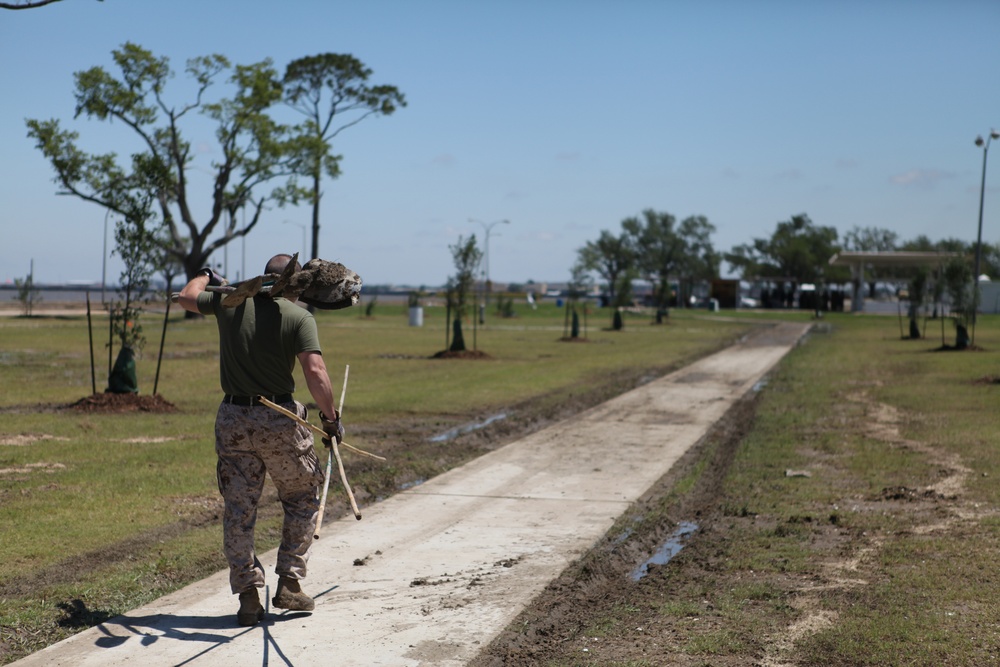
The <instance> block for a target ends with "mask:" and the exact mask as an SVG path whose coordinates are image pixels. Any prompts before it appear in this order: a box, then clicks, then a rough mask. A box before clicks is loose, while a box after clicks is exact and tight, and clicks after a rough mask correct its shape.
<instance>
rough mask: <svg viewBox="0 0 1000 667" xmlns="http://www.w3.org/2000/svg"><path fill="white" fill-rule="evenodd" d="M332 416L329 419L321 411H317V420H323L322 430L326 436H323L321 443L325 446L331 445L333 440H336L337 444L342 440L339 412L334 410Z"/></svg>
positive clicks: (342, 430)
mask: <svg viewBox="0 0 1000 667" xmlns="http://www.w3.org/2000/svg"><path fill="white" fill-rule="evenodd" d="M334 415H335V416H334V418H333V419H330V418H329V417H327V416H326V415H325V414H323V411H322V410H320V412H319V420H320V421H321V422H323V430H324V431H326V435H327V437H325V438H323V444H324V445H326V446H327V447H332V446H333V440H334V439H335V440H336V441H337V444H338V445H339V444H340V443H342V442H343V441H344V425H343V424H341V423H340V414H339V413H337V412H334Z"/></svg>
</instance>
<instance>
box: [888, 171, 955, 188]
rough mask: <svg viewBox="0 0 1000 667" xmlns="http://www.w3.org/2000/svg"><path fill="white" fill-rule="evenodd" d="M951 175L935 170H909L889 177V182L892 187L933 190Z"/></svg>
mask: <svg viewBox="0 0 1000 667" xmlns="http://www.w3.org/2000/svg"><path fill="white" fill-rule="evenodd" d="M951 177H952V174H949V173H947V172H944V171H938V170H937V169H911V170H910V171H906V172H903V173H902V174H896V175H895V176H890V177H889V182H890V183H892V184H893V185H902V186H903V187H914V188H919V189H921V190H926V189H929V188H933V187H934V186H935V185H937V184H938V183H940V182H941V181H943V180H946V179H949V178H951Z"/></svg>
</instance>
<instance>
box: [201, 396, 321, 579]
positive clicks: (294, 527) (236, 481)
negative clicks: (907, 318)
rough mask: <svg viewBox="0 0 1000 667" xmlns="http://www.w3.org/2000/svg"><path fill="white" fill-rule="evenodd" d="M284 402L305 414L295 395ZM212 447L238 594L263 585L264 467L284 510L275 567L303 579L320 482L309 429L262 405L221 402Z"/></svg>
mask: <svg viewBox="0 0 1000 667" xmlns="http://www.w3.org/2000/svg"><path fill="white" fill-rule="evenodd" d="M282 407H284V408H286V409H288V410H289V411H291V412H294V413H296V414H297V415H299V416H300V417H302V418H303V419H305V418H306V408H305V406H303V405H302V404H301V403H299V402H298V401H293V402H291V403H285V404H283V406H282ZM215 451H216V453H217V454H218V456H219V462H218V479H219V492H220V493H221V494H222V497H223V500H224V501H225V514H224V516H223V524H222V525H223V550H224V551H225V554H226V560H228V561H229V583H230V585H231V587H232V590H233V593H241V592H243V591H246V590H248V589H250V588H263V586H264V570H263V567H262V566H261V564H260V562H259V561H258V560H257V555H256V551H255V550H254V540H253V535H254V525H255V524H256V522H257V501H258V500H259V499H260V495H261V492H262V491H263V488H264V477H265V475H266V474H270V475H271V481H272V482H273V483H274V486H275V487H276V488H277V489H278V497H279V498H280V499H281V503H282V506H283V508H284V512H285V517H284V527H283V530H282V536H281V546H280V547H279V548H278V565H277V567H276V568H275V571H276V573H277V574H278V576H281V577H290V578H292V579H303V578H305V576H306V562H307V561H308V558H309V547H310V546H311V545H312V540H313V533H314V532H315V529H316V513H317V512H318V511H319V497H318V496H319V489H320V486H321V485H322V484H323V470H322V467H321V466H320V462H319V459H318V458H317V456H316V451H315V449H314V448H313V437H312V432H311V431H310V430H309V429H307V428H306V427H304V426H302V425H300V424H298V423H296V422H294V421H292V420H291V419H289V418H288V417H286V416H285V415H282V414H281V413H280V412H277V411H276V410H271V409H270V408H267V407H265V406H255V407H243V406H239V405H230V404H228V403H223V404H221V405H220V406H219V413H218V415H217V417H216V420H215Z"/></svg>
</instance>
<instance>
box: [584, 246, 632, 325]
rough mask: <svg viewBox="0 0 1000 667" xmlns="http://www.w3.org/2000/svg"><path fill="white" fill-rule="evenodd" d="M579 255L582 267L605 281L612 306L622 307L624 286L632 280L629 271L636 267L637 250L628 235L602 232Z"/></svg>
mask: <svg viewBox="0 0 1000 667" xmlns="http://www.w3.org/2000/svg"><path fill="white" fill-rule="evenodd" d="M577 255H578V261H579V264H580V265H581V266H583V267H584V268H585V269H587V270H588V271H594V272H595V273H597V275H599V276H600V277H601V278H603V279H604V280H605V282H606V283H607V286H608V297H609V299H610V304H611V306H612V307H614V308H617V307H618V306H620V305H622V304H621V300H622V286H623V284H624V282H626V279H627V280H629V281H630V280H631V275H630V274H629V271H630V270H631V269H632V268H633V267H634V266H635V250H634V248H633V246H632V242H631V239H630V238H629V235H628V233H627V232H624V231H623V232H622V233H621V234H619V235H618V236H615V235H614V234H612V233H611V232H609V231H606V230H605V231H602V232H601V235H600V237H598V239H597V240H596V241H587V244H586V245H585V246H583V247H582V248H580V249H579V250H578V251H577Z"/></svg>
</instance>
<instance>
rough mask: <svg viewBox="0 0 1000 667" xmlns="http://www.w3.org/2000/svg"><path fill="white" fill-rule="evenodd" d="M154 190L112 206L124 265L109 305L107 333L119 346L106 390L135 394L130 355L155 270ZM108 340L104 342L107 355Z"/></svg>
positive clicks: (138, 343) (140, 337) (136, 347)
mask: <svg viewBox="0 0 1000 667" xmlns="http://www.w3.org/2000/svg"><path fill="white" fill-rule="evenodd" d="M153 192H154V189H152V188H150V189H149V190H146V191H142V190H139V191H137V192H136V193H134V195H133V196H126V198H125V199H123V200H120V201H117V202H116V203H115V205H116V207H117V208H118V209H119V210H123V211H125V215H124V217H123V218H122V219H121V220H119V221H118V222H117V223H116V224H115V249H114V253H115V254H117V255H118V256H119V257H121V259H122V262H123V263H124V268H123V269H122V273H121V276H120V278H119V281H118V284H119V290H118V298H117V299H116V300H115V301H114V302H113V303H112V305H111V311H110V317H111V333H112V336H113V337H114V336H117V338H118V342H119V345H120V348H119V353H118V359H117V360H116V361H115V365H114V368H113V369H112V370H111V374H110V376H109V377H108V391H111V392H114V393H128V392H138V390H139V386H138V382H137V380H136V374H135V360H134V354H135V353H136V352H141V351H142V348H143V347H144V346H145V344H146V336H145V333H144V332H143V327H142V312H143V309H144V308H145V306H146V305H148V303H149V301H150V298H151V295H150V293H149V279H150V276H151V275H152V274H153V271H154V270H155V269H156V268H157V267H156V260H157V256H156V239H157V223H156V216H155V214H154V213H153V211H152V206H153V201H154V197H155V195H154V194H153ZM111 347H112V341H110V340H109V341H108V348H109V355H110V350H111Z"/></svg>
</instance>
